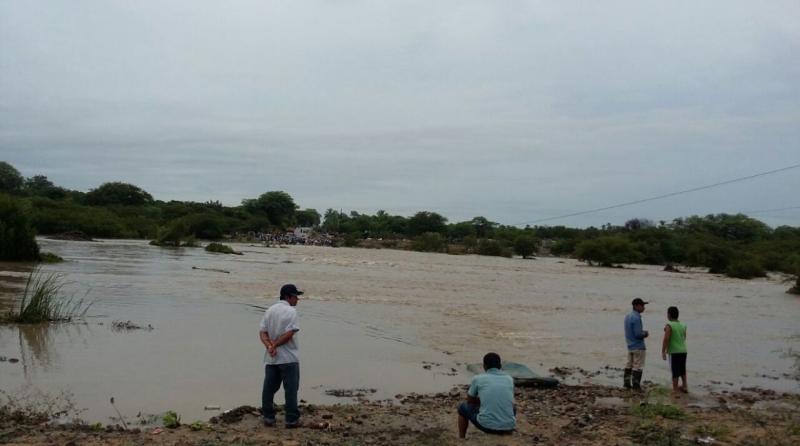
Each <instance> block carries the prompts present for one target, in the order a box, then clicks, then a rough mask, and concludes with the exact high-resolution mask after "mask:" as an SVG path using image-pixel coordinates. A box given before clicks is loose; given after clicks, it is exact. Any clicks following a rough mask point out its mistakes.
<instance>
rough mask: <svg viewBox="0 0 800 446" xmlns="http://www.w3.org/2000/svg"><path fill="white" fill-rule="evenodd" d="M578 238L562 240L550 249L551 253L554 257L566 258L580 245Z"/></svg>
mask: <svg viewBox="0 0 800 446" xmlns="http://www.w3.org/2000/svg"><path fill="white" fill-rule="evenodd" d="M580 241H581V240H580V239H578V238H570V239H561V240H557V241H556V242H555V243H553V246H551V247H550V253H551V254H553V255H554V256H566V255H570V254H572V253H574V252H575V247H577V246H578V243H580Z"/></svg>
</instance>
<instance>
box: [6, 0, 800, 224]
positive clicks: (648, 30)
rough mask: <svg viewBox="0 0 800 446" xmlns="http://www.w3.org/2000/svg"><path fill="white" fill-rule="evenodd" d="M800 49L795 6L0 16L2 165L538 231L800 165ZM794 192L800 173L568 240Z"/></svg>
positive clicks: (675, 204)
mask: <svg viewBox="0 0 800 446" xmlns="http://www.w3.org/2000/svg"><path fill="white" fill-rule="evenodd" d="M798 50H800V5H798V4H797V3H796V2H788V1H787V2H769V3H767V4H760V5H755V4H753V3H751V2H730V1H725V2H722V1H719V2H703V3H702V4H697V3H696V2H669V3H656V2H652V3H648V2H601V3H596V4H586V3H577V2H576V3H574V4H573V3H569V2H560V3H557V4H556V3H552V2H523V1H509V2H470V1H467V2H367V1H334V2H330V1H328V2H306V3H302V4H297V3H296V2H294V3H283V2H262V1H236V2H229V3H225V4H220V3H218V2H210V1H192V2H167V3H164V2H147V1H145V2H133V3H132V2H122V1H111V2H109V1H83V2H70V3H69V4H66V3H63V2H55V1H53V2H10V1H0V159H4V160H7V161H9V162H11V163H12V164H14V165H15V166H17V167H18V168H19V169H20V170H21V171H22V172H23V174H25V175H28V176H30V175H34V174H39V173H43V174H46V175H48V176H49V177H50V178H51V179H52V180H53V181H55V182H56V183H58V184H61V185H64V186H67V187H71V188H77V189H82V190H86V189H89V188H91V187H96V186H97V185H99V184H100V183H102V182H104V181H110V180H122V181H130V182H133V183H135V184H137V185H140V186H141V187H143V188H145V189H146V190H148V191H150V192H151V193H152V194H154V195H155V196H156V197H158V198H161V199H184V200H201V201H204V200H207V199H219V200H221V201H223V202H225V203H227V204H236V203H238V202H239V201H240V200H241V199H242V198H248V197H255V196H257V195H258V194H260V193H262V192H264V191H267V190H286V191H288V192H289V193H291V194H292V195H293V196H294V197H295V199H296V201H297V202H298V203H299V204H300V205H301V206H303V207H316V208H318V209H320V210H322V209H324V208H327V207H333V208H337V209H338V208H341V209H344V210H350V209H354V210H359V211H366V212H374V211H376V210H378V209H386V210H387V211H390V212H398V213H404V214H408V213H411V212H413V211H416V210H422V209H430V210H437V211H440V212H442V213H443V214H445V215H447V216H448V217H449V218H450V219H451V220H453V221H457V220H462V219H468V218H471V217H472V216H475V215H485V216H487V217H489V218H492V219H494V220H498V221H501V222H503V223H522V222H527V221H534V220H538V219H541V218H546V217H550V216H553V215H559V214H566V213H570V212H575V211H581V210H585V209H591V208H595V207H600V206H603V205H610V204H614V203H619V202H625V201H630V200H635V199H639V198H643V197H647V196H653V195H659V194H662V193H666V192H671V191H674V190H681V189H686V188H689V187H694V186H701V185H704V184H709V183H712V182H715V181H723V180H727V179H730V178H734V177H737V176H745V175H749V174H752V173H755V172H758V171H764V170H770V169H774V168H777V167H782V166H784V165H789V164H794V163H797V162H798V161H799V160H800V156H799V155H800V151H799V150H798V148H797V142H798V141H800V125H799V124H800V105H798V104H800V89H798V87H797V85H800V82H798V79H800V57H798V55H799V54H798V53H799V51H798ZM796 190H800V170H796V171H789V172H785V173H782V174H778V175H775V176H772V177H764V178H761V179H757V180H752V181H750V182H747V183H741V184H735V185H730V186H726V187H725V188H721V189H719V190H709V191H703V192H698V193H695V194H692V195H685V196H681V197H675V198H671V199H668V200H662V201H657V202H652V203H647V204H642V205H637V206H635V207H631V208H625V209H617V210H614V211H607V212H603V213H599V214H595V215H587V216H583V217H580V218H573V219H566V220H564V221H555V222H551V223H552V224H559V223H563V224H571V225H589V224H595V225H599V224H602V223H605V222H607V221H610V222H613V223H621V222H622V221H624V220H625V219H626V218H628V217H633V216H639V217H648V218H652V219H654V220H659V219H671V218H673V217H676V216H683V215H689V214H694V213H700V214H705V213H711V212H736V211H756V210H762V209H774V208H780V207H788V206H796V205H800V202H797V201H796V192H795V191H796ZM759 216H760V217H762V218H764V219H765V220H766V221H768V222H770V223H772V224H793V225H797V224H798V223H800V211H797V210H795V211H786V212H779V213H767V214H764V215H759Z"/></svg>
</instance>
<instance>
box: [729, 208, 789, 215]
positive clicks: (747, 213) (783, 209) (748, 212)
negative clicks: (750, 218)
mask: <svg viewBox="0 0 800 446" xmlns="http://www.w3.org/2000/svg"><path fill="white" fill-rule="evenodd" d="M793 209H800V206H790V207H788V208H778V209H762V210H760V211H743V212H742V214H745V215H749V214H764V213H767V212H779V211H790V210H793Z"/></svg>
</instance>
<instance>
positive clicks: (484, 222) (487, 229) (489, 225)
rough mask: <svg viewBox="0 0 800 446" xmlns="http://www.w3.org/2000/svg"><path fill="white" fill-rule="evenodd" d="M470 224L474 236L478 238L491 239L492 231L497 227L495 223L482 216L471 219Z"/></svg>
mask: <svg viewBox="0 0 800 446" xmlns="http://www.w3.org/2000/svg"><path fill="white" fill-rule="evenodd" d="M470 223H471V224H472V226H473V227H474V228H475V235H476V236H477V237H478V238H486V237H491V236H492V230H493V229H494V228H495V227H496V226H497V223H495V222H493V221H489V219H488V218H486V217H482V216H478V217H473V219H472V220H470Z"/></svg>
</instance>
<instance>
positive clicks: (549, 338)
mask: <svg viewBox="0 0 800 446" xmlns="http://www.w3.org/2000/svg"><path fill="white" fill-rule="evenodd" d="M40 244H41V245H42V248H43V250H45V251H51V252H54V253H56V254H58V255H61V256H62V257H64V258H65V260H66V261H65V262H63V263H60V264H54V265H47V266H45V267H43V270H44V271H47V272H58V273H61V274H62V275H63V277H64V281H65V287H64V291H65V292H66V294H68V295H74V296H76V297H78V298H80V297H84V296H85V297H86V298H87V299H88V300H92V301H94V304H93V305H92V307H91V308H90V310H89V312H88V317H87V318H85V320H83V321H80V322H77V323H62V324H51V325H49V326H48V325H37V326H17V325H0V357H6V358H16V359H19V362H11V361H8V360H6V361H0V390H1V391H3V392H5V393H6V394H12V395H14V394H25V393H26V392H27V393H30V392H43V393H47V394H56V393H58V392H63V391H66V392H69V393H70V394H71V395H72V396H71V399H72V400H73V401H74V403H75V404H76V405H77V406H78V407H80V408H83V409H85V411H84V412H83V414H82V416H83V417H84V418H85V419H87V420H91V421H102V422H108V421H109V418H108V417H109V416H110V415H112V414H113V413H114V412H113V409H112V407H111V406H110V404H109V398H111V397H114V398H115V401H116V407H117V408H118V409H119V410H120V411H121V412H122V413H123V414H124V415H125V416H128V417H130V416H133V415H135V414H137V413H138V412H143V413H159V412H163V411H165V410H175V411H176V412H178V413H179V414H181V415H182V416H183V419H184V421H191V420H194V419H206V418H208V417H210V416H212V415H215V414H216V413H217V412H216V411H205V410H204V407H205V406H220V407H221V408H222V409H223V410H224V409H227V408H231V407H235V406H238V405H241V404H250V405H253V406H259V405H260V391H261V382H262V379H263V370H262V365H261V360H262V355H263V347H262V346H261V344H260V342H259V340H258V323H259V321H260V319H261V315H262V314H263V308H264V307H266V306H268V305H270V304H271V303H273V302H274V301H275V300H276V298H277V297H276V296H277V292H278V289H279V288H280V286H281V285H282V284H283V283H290V282H291V283H295V284H297V285H298V287H300V288H302V289H305V290H306V295H305V296H303V298H302V299H301V301H300V303H299V304H298V307H297V308H298V312H299V314H300V324H301V331H300V332H299V345H300V357H301V390H300V396H301V398H303V399H304V400H306V401H308V402H311V403H335V402H348V401H352V400H349V399H342V398H337V397H334V396H330V395H328V394H327V393H326V391H331V390H336V389H375V392H374V393H371V392H368V393H367V396H368V397H369V398H371V399H391V398H393V397H394V395H395V394H398V393H409V392H417V393H424V392H437V391H445V390H449V389H450V388H451V386H452V385H454V384H462V383H466V382H468V381H469V378H470V374H469V373H468V372H467V371H466V368H465V365H466V363H470V362H479V361H480V359H481V357H482V356H483V354H484V353H486V352H488V351H496V352H498V353H499V354H500V355H501V356H502V357H503V358H504V359H506V360H513V361H516V362H522V363H526V364H528V365H529V366H531V367H532V368H533V369H534V370H537V371H539V372H541V373H543V374H549V372H548V370H549V369H550V368H552V367H556V366H560V367H581V368H583V369H586V370H588V371H591V372H594V371H600V372H601V373H599V374H596V375H594V376H585V375H576V377H574V378H572V380H574V381H595V382H600V383H617V381H619V374H620V372H619V371H617V370H613V369H606V366H608V367H610V368H618V367H621V366H622V365H624V360H625V356H626V350H625V344H624V338H623V334H622V328H623V324H622V320H623V318H624V316H625V314H626V313H627V312H628V311H629V309H630V301H631V300H632V299H633V298H634V297H643V298H645V300H649V301H650V302H651V304H650V305H649V306H648V307H647V311H646V312H645V313H644V314H643V318H644V324H645V329H648V330H649V331H650V332H651V337H650V338H649V339H648V341H649V342H648V349H649V350H648V357H647V364H646V366H645V379H650V380H653V381H655V382H658V383H663V384H666V383H667V382H668V380H669V375H668V370H667V365H666V363H665V362H664V361H662V360H661V357H660V354H659V353H660V343H661V334H662V330H663V326H664V323H665V320H666V309H667V307H668V306H670V305H677V306H678V307H679V308H680V310H681V320H682V321H683V322H685V323H686V324H687V325H688V339H687V342H688V347H689V356H688V358H689V359H688V370H689V384H690V386H693V387H694V388H695V389H696V390H698V391H702V389H700V388H698V387H699V386H700V385H702V388H703V389H706V390H707V389H709V388H717V389H738V388H741V387H744V386H760V387H764V388H769V389H774V390H779V391H790V392H800V383H799V382H798V381H797V373H798V369H797V367H798V364H797V363H796V357H797V355H796V354H797V353H798V352H800V325H798V323H797V321H798V318H799V317H800V299H799V298H798V297H796V296H791V295H788V294H786V293H785V291H786V289H787V288H789V285H788V284H786V283H782V282H781V280H780V279H779V278H777V277H772V278H770V279H759V280H753V281H744V280H736V279H728V278H723V277H719V276H715V275H710V274H705V273H702V272H689V273H685V274H676V273H668V272H663V271H661V269H660V268H659V267H653V266H636V267H635V268H631V269H607V268H594V267H588V266H585V265H583V264H582V263H580V262H577V261H575V260H570V259H558V258H539V259H536V260H522V259H505V258H492V257H479V256H450V255H445V254H427V253H416V252H406V251H395V250H368V249H349V248H326V247H306V246H290V247H286V248H268V247H263V246H255V245H249V244H232V246H233V247H234V249H237V250H239V251H243V252H244V255H243V256H233V255H224V254H211V253H206V252H205V251H204V250H202V249H191V248H183V249H164V248H158V247H154V246H149V245H148V244H147V243H146V242H144V241H138V240H136V241H133V240H104V241H101V242H94V243H92V242H73V241H56V240H48V239H41V240H40ZM193 267H196V268H201V269H193ZM30 268H31V266H30V265H24V264H7V263H6V264H0V311H5V310H6V309H8V308H9V307H10V306H11V305H13V304H14V302H15V299H16V298H17V297H18V296H19V294H20V289H21V287H22V286H24V280H25V277H27V273H28V272H29V271H30ZM207 269H219V270H225V271H229V273H223V272H217V271H207ZM127 320H130V321H132V322H133V323H135V324H137V325H140V326H144V327H147V326H148V325H150V326H152V330H147V329H145V330H122V331H120V330H115V329H114V328H113V327H112V322H113V321H127ZM279 393H280V392H279ZM278 399H279V400H280V398H278Z"/></svg>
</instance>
